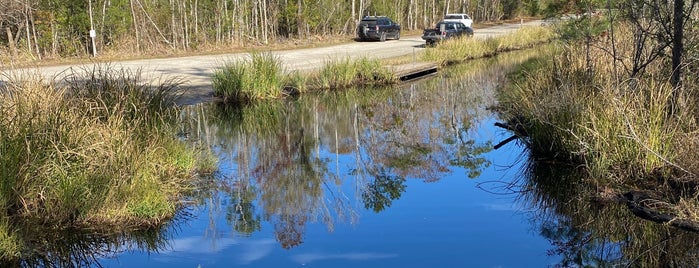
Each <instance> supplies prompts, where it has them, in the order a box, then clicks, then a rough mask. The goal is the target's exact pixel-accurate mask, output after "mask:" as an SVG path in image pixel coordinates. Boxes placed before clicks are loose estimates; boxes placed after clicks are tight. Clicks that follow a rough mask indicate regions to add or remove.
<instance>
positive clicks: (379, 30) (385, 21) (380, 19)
mask: <svg viewBox="0 0 699 268" xmlns="http://www.w3.org/2000/svg"><path fill="white" fill-rule="evenodd" d="M357 37H359V40H361V41H363V40H379V41H381V42H383V41H386V38H389V37H390V38H393V39H396V40H398V39H400V24H398V23H395V22H394V21H393V20H391V19H390V18H388V17H386V16H366V17H364V18H363V19H362V21H360V22H359V26H357Z"/></svg>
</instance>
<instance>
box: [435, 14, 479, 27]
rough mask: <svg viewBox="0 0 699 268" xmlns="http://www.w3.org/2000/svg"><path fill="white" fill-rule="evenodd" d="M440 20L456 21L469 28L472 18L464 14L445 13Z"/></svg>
mask: <svg viewBox="0 0 699 268" xmlns="http://www.w3.org/2000/svg"><path fill="white" fill-rule="evenodd" d="M442 21H458V22H461V23H463V24H464V25H466V27H469V28H471V24H473V20H472V19H471V17H469V16H468V15H466V14H447V15H445V16H444V19H443V20H442Z"/></svg>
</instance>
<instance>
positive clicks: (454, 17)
mask: <svg viewBox="0 0 699 268" xmlns="http://www.w3.org/2000/svg"><path fill="white" fill-rule="evenodd" d="M444 18H445V19H449V20H453V19H457V20H458V19H461V16H457V15H448V16H445V17H444Z"/></svg>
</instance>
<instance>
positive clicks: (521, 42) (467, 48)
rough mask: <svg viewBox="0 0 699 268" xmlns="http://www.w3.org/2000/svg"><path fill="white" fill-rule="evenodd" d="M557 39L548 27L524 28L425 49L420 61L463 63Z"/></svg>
mask: <svg viewBox="0 0 699 268" xmlns="http://www.w3.org/2000/svg"><path fill="white" fill-rule="evenodd" d="M554 38H555V34H554V31H553V29H551V28H548V27H523V28H521V29H519V30H517V31H515V32H513V33H511V34H507V35H503V36H499V37H491V38H486V39H485V40H483V39H477V38H457V39H449V40H446V41H444V42H442V43H439V44H438V45H437V46H436V47H434V48H428V49H425V50H424V52H423V53H422V54H421V55H420V60H423V61H429V62H437V63H439V64H440V65H450V64H457V63H462V62H464V61H467V60H471V59H476V58H482V57H490V56H494V55H496V54H498V53H502V52H507V51H512V50H519V49H524V48H530V47H533V46H534V45H537V44H541V43H545V42H549V41H550V40H552V39H554Z"/></svg>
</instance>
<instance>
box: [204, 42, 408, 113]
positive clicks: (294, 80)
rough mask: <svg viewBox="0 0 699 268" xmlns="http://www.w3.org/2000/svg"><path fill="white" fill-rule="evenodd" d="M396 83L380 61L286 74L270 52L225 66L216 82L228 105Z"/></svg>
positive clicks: (334, 62) (332, 63)
mask: <svg viewBox="0 0 699 268" xmlns="http://www.w3.org/2000/svg"><path fill="white" fill-rule="evenodd" d="M396 82H397V80H396V78H395V77H394V75H393V73H392V72H391V71H390V70H389V69H388V68H387V67H385V66H384V65H383V63H382V62H381V60H379V59H369V58H366V57H362V58H358V59H350V58H345V59H342V60H333V59H331V60H328V61H326V63H325V64H324V65H323V66H322V67H321V68H320V69H319V70H318V71H314V72H311V73H299V72H288V71H286V70H284V68H283V67H282V62H281V59H279V58H278V57H276V56H274V55H273V54H272V53H270V52H253V53H251V54H250V59H246V60H241V61H232V62H228V63H225V64H224V66H223V67H221V68H219V69H218V70H216V71H215V72H214V75H213V78H212V84H213V88H214V95H216V96H218V97H221V98H222V99H223V101H224V102H227V103H243V104H249V103H254V102H256V101H262V100H272V99H281V98H284V97H286V96H289V95H295V94H299V93H304V92H309V91H318V90H339V89H345V88H349V87H355V86H357V85H367V86H377V85H388V84H393V83H396Z"/></svg>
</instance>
